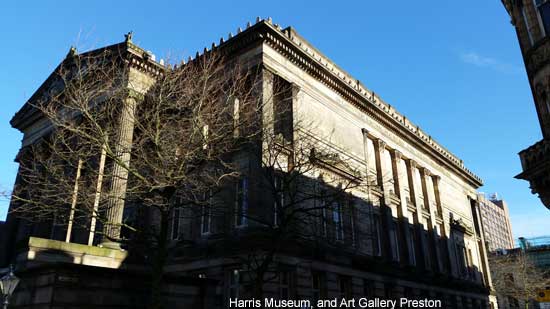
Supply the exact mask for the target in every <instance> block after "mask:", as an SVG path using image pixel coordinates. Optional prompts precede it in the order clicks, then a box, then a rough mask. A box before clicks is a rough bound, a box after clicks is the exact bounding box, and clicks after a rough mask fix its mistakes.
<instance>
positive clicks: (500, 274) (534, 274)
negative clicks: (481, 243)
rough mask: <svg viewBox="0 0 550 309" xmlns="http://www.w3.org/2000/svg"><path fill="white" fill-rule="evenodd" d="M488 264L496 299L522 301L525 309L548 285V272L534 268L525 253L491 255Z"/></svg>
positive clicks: (549, 274)
mask: <svg viewBox="0 0 550 309" xmlns="http://www.w3.org/2000/svg"><path fill="white" fill-rule="evenodd" d="M489 264H490V268H491V276H492V279H493V285H494V287H495V290H496V292H497V295H498V297H506V298H507V299H510V298H512V299H515V300H518V301H523V302H524V303H525V308H529V303H530V301H531V300H533V299H535V298H537V296H538V295H537V294H538V293H539V292H540V290H541V289H544V288H545V287H547V286H549V285H550V272H548V270H547V269H543V268H540V267H536V265H535V264H534V263H533V261H532V258H531V257H530V256H529V255H528V254H527V253H526V252H523V251H519V252H513V253H507V254H493V255H491V256H490V257H489Z"/></svg>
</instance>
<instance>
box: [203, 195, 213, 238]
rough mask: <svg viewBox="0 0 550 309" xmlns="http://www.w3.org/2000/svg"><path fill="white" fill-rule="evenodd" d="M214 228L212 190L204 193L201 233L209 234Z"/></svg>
mask: <svg viewBox="0 0 550 309" xmlns="http://www.w3.org/2000/svg"><path fill="white" fill-rule="evenodd" d="M211 228H212V190H208V191H207V192H205V193H204V198H203V205H202V207H201V233H202V234H209V233H210V232H211Z"/></svg>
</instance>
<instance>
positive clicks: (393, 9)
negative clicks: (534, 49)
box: [0, 0, 550, 237]
mask: <svg viewBox="0 0 550 309" xmlns="http://www.w3.org/2000/svg"><path fill="white" fill-rule="evenodd" d="M256 16H261V17H267V16H271V17H272V18H273V21H274V22H275V23H279V24H281V25H282V26H283V27H286V26H289V25H291V26H293V27H295V28H296V29H297V31H298V32H299V33H300V34H302V35H303V36H304V37H305V38H306V39H307V40H309V41H310V42H311V43H312V44H313V45H315V46H316V47H317V48H318V49H319V50H321V51H322V52H323V53H324V54H325V55H327V56H328V57H329V58H331V59H332V60H333V61H335V62H336V63H337V64H338V65H340V66H341V67H342V68H343V69H345V70H347V71H348V72H349V73H351V74H352V75H353V76H355V77H356V78H357V79H359V80H361V81H362V82H363V83H364V84H365V85H366V86H367V87H369V88H370V89H371V90H374V91H375V92H376V93H377V94H379V95H380V96H381V97H382V98H384V100H385V101H386V102H388V103H389V104H391V105H392V106H395V107H396V108H397V109H398V110H399V111H400V112H401V113H403V114H404V115H406V116H407V117H408V118H409V119H411V120H412V121H413V122H415V123H416V124H418V125H420V127H421V128H423V129H424V130H425V131H426V132H428V134H431V135H432V136H433V137H434V138H435V139H436V140H438V141H439V142H440V143H441V144H443V145H444V146H445V147H447V148H448V149H449V150H451V151H452V152H453V153H454V154H456V155H457V156H459V157H460V158H461V159H463V160H464V162H465V164H466V166H467V167H468V168H470V169H471V170H472V171H474V172H475V173H476V174H478V175H479V176H481V177H482V178H483V180H484V181H485V186H483V187H482V188H480V191H482V192H486V193H489V192H498V193H499V195H500V196H501V197H503V198H504V199H505V200H506V201H507V202H508V204H509V207H510V212H511V217H512V227H513V230H514V235H515V236H516V237H517V236H535V235H542V234H550V229H549V228H548V224H549V223H550V211H548V210H546V208H544V207H543V206H542V204H541V203H540V201H539V199H538V198H536V197H535V196H534V195H531V193H530V190H529V186H528V183H527V182H525V181H520V180H516V179H514V178H513V176H514V175H517V174H518V173H519V172H520V171H521V165H520V161H519V157H518V155H517V153H518V152H519V151H520V150H522V149H524V148H526V147H527V146H529V145H532V144H534V143H535V142H536V141H538V140H540V139H541V133H540V128H539V124H538V121H537V118H536V112H535V108H534V105H533V101H532V97H531V91H530V89H529V84H528V81H527V77H526V73H525V69H524V66H523V62H522V59H521V54H520V50H519V46H518V42H517V39H516V34H515V32H514V29H513V27H512V25H511V24H510V19H509V17H508V15H507V14H506V11H505V10H504V8H503V7H502V4H501V3H500V1H498V0H493V1H479V0H465V1H435V0H434V1H399V2H397V1H377V2H375V1H356V2H352V1H314V2H313V1H311V2H306V1H296V0H294V1H287V2H282V1H257V0H256V1H238V2H237V1H220V2H216V1H212V0H210V1H193V2H189V3H184V1H173V2H163V1H144V2H141V1H32V3H31V1H1V2H0V29H1V30H0V33H1V35H0V39H1V41H0V47H1V48H0V65H1V69H0V104H1V106H2V108H1V109H0V136H1V138H2V149H1V151H0V190H2V189H4V190H6V189H11V187H12V185H13V182H14V180H15V175H16V173H17V165H16V164H15V163H14V162H13V159H14V157H15V155H16V153H17V150H18V149H19V146H20V140H21V134H20V133H19V132H18V131H17V130H15V129H12V128H11V127H10V125H9V120H10V119H11V117H12V116H13V114H14V113H15V112H16V111H17V110H18V109H19V108H20V107H21V106H22V105H23V103H24V102H25V101H26V100H27V99H28V98H29V97H30V96H31V95H32V94H33V93H34V91H35V90H36V89H37V88H38V87H39V86H40V84H41V83H42V82H43V81H44V80H45V79H46V78H47V76H48V75H49V74H50V73H51V72H52V70H53V69H54V68H55V66H56V65H57V64H58V63H59V62H60V61H61V59H62V58H63V57H64V56H65V55H66V53H67V52H68V50H69V47H70V46H71V45H76V46H77V47H78V49H79V50H81V51H82V50H86V49H91V48H97V47H101V46H103V45H107V44H112V43H116V42H120V41H122V40H123V39H124V37H123V34H124V33H126V32H128V31H130V30H133V31H134V39H133V40H134V42H135V43H137V44H139V45H140V46H142V47H143V48H145V49H148V50H151V51H153V52H154V53H155V54H156V55H157V57H162V56H166V55H168V54H172V55H176V56H182V55H183V56H187V55H194V54H195V52H196V51H197V50H202V49H203V47H204V46H210V45H211V42H214V41H215V42H218V41H219V38H220V37H221V36H225V37H227V34H228V33H229V32H233V33H235V32H236V29H237V27H239V26H240V27H243V28H244V27H245V25H246V22H247V21H251V22H253V21H254V20H255V18H256ZM7 205H8V202H7V201H5V200H4V201H1V202H0V220H1V219H2V218H4V216H5V213H6V211H7Z"/></svg>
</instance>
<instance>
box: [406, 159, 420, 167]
mask: <svg viewBox="0 0 550 309" xmlns="http://www.w3.org/2000/svg"><path fill="white" fill-rule="evenodd" d="M407 162H408V163H409V165H410V166H411V168H415V167H417V166H418V163H416V161H414V160H413V159H408V160H407Z"/></svg>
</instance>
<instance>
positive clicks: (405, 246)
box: [391, 150, 413, 264]
mask: <svg viewBox="0 0 550 309" xmlns="http://www.w3.org/2000/svg"><path fill="white" fill-rule="evenodd" d="M391 154H392V167H393V171H394V180H393V181H394V186H395V192H396V194H397V195H398V196H399V198H400V203H399V207H398V208H397V212H398V217H399V228H400V233H399V235H401V239H400V242H401V243H400V244H401V246H400V248H399V252H400V255H401V259H400V260H401V261H403V262H405V261H406V262H407V264H412V259H411V256H410V252H413V251H412V248H410V245H411V237H412V235H411V233H410V229H409V224H412V222H409V217H408V210H407V200H406V198H405V195H406V194H405V188H404V186H403V184H404V181H403V179H402V178H403V177H408V176H407V171H405V170H403V168H402V166H401V164H400V163H401V159H402V154H401V152H399V150H393V151H392V153H391ZM403 175H405V176H403Z"/></svg>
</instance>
